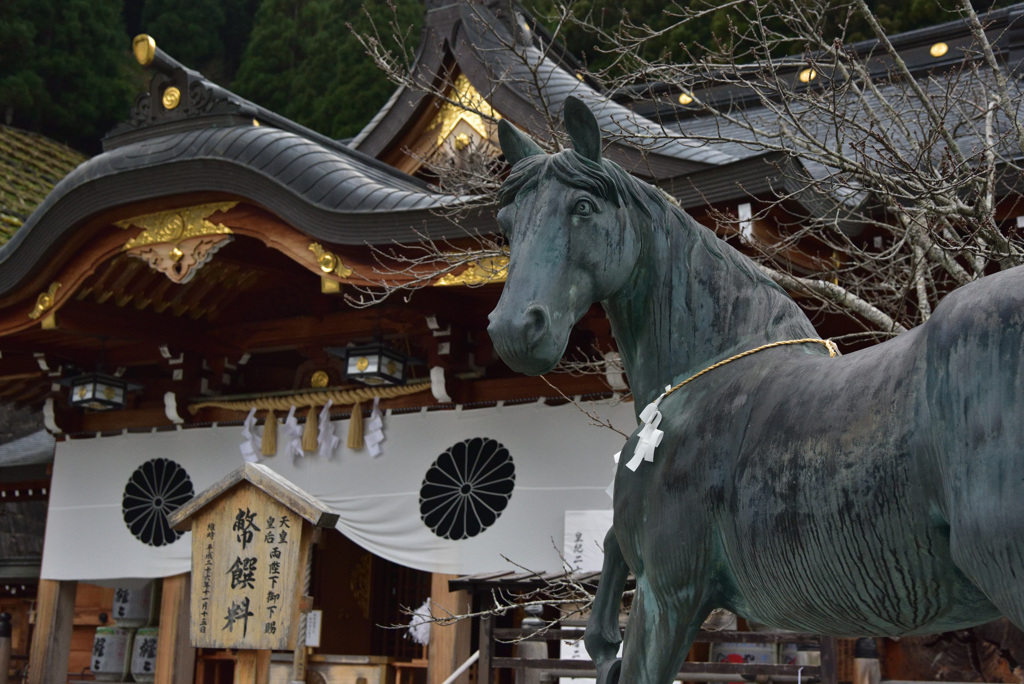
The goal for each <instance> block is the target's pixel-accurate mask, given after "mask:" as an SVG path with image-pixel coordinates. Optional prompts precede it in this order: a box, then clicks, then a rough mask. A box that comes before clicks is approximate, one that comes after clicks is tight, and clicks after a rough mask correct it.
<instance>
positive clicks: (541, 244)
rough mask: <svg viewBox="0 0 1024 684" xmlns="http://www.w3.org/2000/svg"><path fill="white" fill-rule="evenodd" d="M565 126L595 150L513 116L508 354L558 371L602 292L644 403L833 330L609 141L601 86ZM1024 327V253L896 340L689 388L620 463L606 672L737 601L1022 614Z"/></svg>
mask: <svg viewBox="0 0 1024 684" xmlns="http://www.w3.org/2000/svg"><path fill="white" fill-rule="evenodd" d="M565 123H566V128H567V130H568V132H569V135H570V137H571V139H572V141H573V144H574V147H575V149H574V150H566V151H563V152H560V153H558V154H555V155H546V154H544V153H543V152H542V151H541V149H540V148H539V147H538V146H537V145H536V143H534V142H533V141H531V140H530V139H529V138H528V137H527V136H525V135H524V134H522V133H521V132H519V131H518V130H516V129H515V128H514V127H512V126H511V125H509V124H508V123H506V122H504V121H502V122H501V128H500V135H501V143H502V149H503V150H504V152H505V156H506V158H508V160H509V161H510V162H511V163H513V164H514V167H513V171H512V174H511V175H510V177H509V179H508V180H507V182H506V184H505V186H504V187H503V189H502V203H503V205H504V206H503V208H502V209H501V211H500V212H499V214H498V221H499V223H500V225H501V228H502V230H503V231H504V232H505V234H506V235H507V237H508V240H509V244H510V248H511V263H510V265H509V272H508V281H507V282H506V284H505V289H504V291H503V293H502V296H501V300H500V301H499V303H498V306H497V307H496V308H495V310H494V312H492V314H491V324H490V328H489V331H490V334H491V337H492V339H493V340H494V343H495V348H496V349H497V350H498V352H499V354H500V355H501V356H502V358H503V359H504V360H505V361H506V363H508V364H509V365H510V366H511V367H512V368H514V369H516V370H519V371H522V372H525V373H530V374H539V373H544V372H546V371H548V370H550V369H551V368H552V367H553V366H554V365H555V363H557V361H558V360H559V358H560V357H561V355H562V353H563V351H564V349H565V345H566V342H567V339H568V334H569V330H570V328H571V327H572V325H573V324H574V323H575V322H576V321H577V320H578V319H579V318H580V316H582V315H583V313H584V312H585V311H586V310H587V308H588V307H589V306H590V305H591V304H592V303H593V302H601V303H602V304H603V306H604V307H605V310H606V311H607V312H608V317H609V319H610V321H611V325H612V330H613V332H614V334H615V338H616V341H617V343H618V346H619V351H620V353H621V354H622V358H623V362H624V364H625V369H626V372H627V374H628V376H629V380H630V385H631V387H632V388H633V391H634V394H635V396H636V406H637V411H638V412H639V411H640V409H642V408H643V407H644V406H645V405H646V404H647V403H648V402H650V401H651V400H652V399H654V398H655V397H656V396H658V395H659V394H660V393H661V392H662V390H663V389H664V388H665V386H666V385H668V384H674V383H676V382H679V381H680V380H682V379H685V378H687V377H689V376H690V375H692V374H694V373H696V372H698V371H700V370H702V369H703V368H706V367H707V366H709V365H711V364H713V363H715V362H717V361H720V360H722V359H725V358H728V357H730V356H732V355H734V354H736V353H738V352H742V351H745V350H747V349H752V348H754V347H757V346H760V345H762V344H766V343H770V342H776V341H779V340H787V339H798V338H810V337H817V334H816V333H815V331H814V328H813V327H812V325H811V323H810V321H809V320H808V319H807V317H806V316H805V315H804V313H803V312H802V311H801V310H800V309H799V307H798V306H797V305H796V304H795V303H794V302H793V301H792V300H791V299H790V298H789V297H788V296H787V295H786V293H785V292H783V291H782V290H781V289H780V288H779V287H778V286H776V285H775V284H774V283H773V282H771V281H770V280H769V279H768V278H767V277H766V276H764V275H763V274H762V273H761V272H760V271H759V270H758V269H757V267H756V266H755V265H754V264H753V263H752V262H751V261H750V260H748V259H747V258H746V257H744V256H743V255H741V254H740V253H738V252H736V251H735V250H733V249H732V248H730V247H729V246H728V245H726V244H725V243H724V242H722V241H720V240H718V239H717V238H716V237H715V236H714V235H713V234H712V233H711V232H710V231H709V230H707V229H706V228H704V227H702V226H700V225H698V224H697V223H696V222H695V221H693V219H692V218H690V217H689V216H687V215H686V214H685V213H684V212H682V211H680V210H679V209H678V208H676V207H673V206H671V205H670V204H669V203H668V202H666V201H665V199H664V198H663V197H662V196H661V195H660V193H658V191H656V190H654V189H653V188H651V187H650V186H648V185H646V184H644V183H642V182H640V181H638V180H636V179H634V178H632V177H630V176H629V175H628V174H626V173H625V172H624V171H623V170H622V169H620V168H619V167H617V166H616V165H615V164H613V163H611V162H609V161H607V160H604V159H602V158H601V141H600V132H599V130H598V126H597V121H596V119H595V118H594V116H593V114H592V113H591V112H590V110H589V109H587V107H586V106H585V105H584V104H583V103H582V102H581V101H579V100H576V99H573V98H570V99H569V100H568V101H567V103H566V108H565ZM1022 333H1024V270H1022V269H1012V270H1008V271H1005V272H1003V273H1000V274H999V275H994V276H990V277H987V278H984V279H982V280H979V281H977V282H975V283H972V284H970V285H968V286H965V287H963V288H961V289H959V290H956V291H955V292H953V293H952V294H951V295H949V296H948V297H947V298H946V299H945V300H944V301H943V302H942V304H941V305H940V306H939V307H937V308H936V310H935V313H934V315H933V316H932V318H931V319H930V320H929V322H928V323H927V324H925V325H923V326H920V327H918V328H915V329H914V330H911V331H909V332H907V333H904V334H902V335H900V336H898V337H896V338H895V339H893V340H891V341H889V342H886V343H885V344H880V345H877V346H875V347H872V348H870V349H866V350H863V351H859V352H855V353H852V354H848V355H845V356H842V357H839V358H834V359H831V358H829V357H828V353H827V351H826V350H825V349H824V347H822V346H820V345H793V346H785V347H779V348H774V349H769V350H766V351H763V352H760V353H758V354H754V355H752V356H748V357H746V358H743V359H740V360H737V361H735V362H733V363H730V364H728V365H725V366H722V367H721V368H718V369H716V370H715V371H714V372H712V373H708V374H706V375H704V376H702V377H700V378H699V379H697V380H696V381H694V382H691V383H689V384H687V385H686V386H685V387H683V388H681V389H680V390H679V391H678V392H675V393H673V394H672V395H670V396H668V397H667V398H666V399H665V400H664V401H663V402H662V403H661V407H660V408H661V411H662V413H663V414H664V420H663V421H662V423H661V426H660V427H661V429H662V430H664V432H665V436H664V441H663V442H662V444H661V445H660V446H659V447H658V449H657V451H656V454H655V457H654V461H653V462H643V463H641V464H640V466H639V468H638V469H637V470H636V472H632V471H630V470H628V469H627V468H626V467H625V463H626V462H628V461H629V459H630V456H631V455H632V453H633V449H634V447H635V445H636V443H637V433H634V434H633V435H632V436H631V437H630V439H629V440H628V441H627V443H626V446H625V448H624V449H623V451H622V457H621V458H620V460H619V466H618V471H617V474H616V478H615V502H614V508H615V522H614V526H613V529H612V530H611V531H610V532H609V534H608V537H607V539H606V543H605V560H604V569H603V571H602V581H601V585H600V589H599V591H598V596H597V598H596V601H595V605H594V611H593V615H592V617H591V620H590V624H589V625H588V627H587V634H586V639H585V641H586V645H587V649H588V651H589V652H590V654H591V656H592V657H593V658H594V660H595V661H596V663H597V666H598V671H599V677H600V681H601V682H602V683H608V684H611V683H613V682H614V681H616V680H618V679H621V680H622V681H624V682H628V683H629V684H634V683H641V684H666V683H667V682H670V681H672V679H673V677H674V674H675V673H676V672H677V668H678V666H679V664H680V663H681V662H682V660H683V659H684V657H685V655H686V652H687V650H688V649H689V646H690V642H691V641H692V639H693V637H694V636H695V634H696V632H697V631H698V629H699V628H700V625H701V623H702V621H703V620H704V618H705V617H706V616H707V615H708V613H709V612H710V611H711V610H712V609H713V608H716V607H724V608H728V609H730V610H733V611H735V612H736V613H738V614H740V615H742V616H744V617H747V618H749V619H752V620H756V621H757V622H761V623H765V624H768V625H772V626H775V627H780V628H784V629H791V630H798V631H804V632H816V633H820V634H831V635H840V636H862V635H863V636H870V635H877V636H882V635H890V636H894V635H910V634H924V633H934V632H942V631H947V630H952V629H959V628H962V627H967V626H969V625H975V624H979V623H982V622H986V621H988V620H991V619H993V618H995V617H997V616H998V615H1000V614H1002V615H1005V616H1006V617H1008V618H1010V619H1011V620H1012V621H1013V622H1014V623H1015V624H1016V625H1017V626H1018V627H1022V628H1024V454H1022V453H1021V445H1022V444H1024V420H1022V419H1021V416H1020V414H1021V412H1022V407H1024V402H1022V399H1024V354H1022V351H1024V349H1022V341H1024V335H1022ZM617 448H618V445H616V444H614V443H613V442H612V441H609V452H613V451H615V450H616V449H617ZM595 458H597V459H601V458H606V456H605V455H604V454H595ZM630 570H631V571H632V572H633V573H634V574H635V575H636V581H637V597H636V600H635V601H634V603H633V611H632V614H631V616H630V620H629V625H628V627H627V630H626V638H625V639H626V643H625V650H624V656H623V659H622V661H621V663H620V662H619V661H617V660H616V652H617V649H618V642H619V633H618V627H617V617H618V606H619V600H620V596H621V593H622V588H623V586H624V583H625V580H626V574H627V572H628V571H630Z"/></svg>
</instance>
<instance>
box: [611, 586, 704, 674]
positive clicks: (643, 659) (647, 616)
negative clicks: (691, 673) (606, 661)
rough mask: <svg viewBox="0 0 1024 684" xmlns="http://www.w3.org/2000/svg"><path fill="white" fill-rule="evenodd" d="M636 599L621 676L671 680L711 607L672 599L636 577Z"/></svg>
mask: <svg viewBox="0 0 1024 684" xmlns="http://www.w3.org/2000/svg"><path fill="white" fill-rule="evenodd" d="M636 589H637V591H636V599H634V601H633V610H632V611H631V612H630V615H629V623H628V624H627V626H626V644H625V650H624V652H623V654H622V668H621V675H620V679H621V681H622V682H623V683H624V684H671V682H672V681H673V680H674V679H675V677H676V674H678V672H679V666H680V665H681V664H682V663H683V661H684V660H685V659H686V654H687V653H688V652H689V650H690V645H691V644H692V643H693V640H694V638H695V637H696V636H697V632H698V631H699V630H700V626H701V624H702V623H703V622H704V618H705V617H706V616H707V613H708V611H707V610H706V609H705V607H704V606H703V605H701V602H699V601H696V600H693V601H690V600H682V599H681V598H680V592H678V590H677V591H675V592H672V594H673V596H672V598H671V601H668V600H666V597H665V596H659V595H658V593H657V592H655V591H653V590H652V588H651V586H650V584H649V583H647V582H645V581H644V580H643V578H637V587H636Z"/></svg>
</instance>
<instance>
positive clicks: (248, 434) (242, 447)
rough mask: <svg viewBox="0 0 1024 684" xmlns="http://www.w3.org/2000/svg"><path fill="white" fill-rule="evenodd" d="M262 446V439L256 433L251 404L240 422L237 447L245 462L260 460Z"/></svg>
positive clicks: (254, 408) (254, 415)
mask: <svg viewBox="0 0 1024 684" xmlns="http://www.w3.org/2000/svg"><path fill="white" fill-rule="evenodd" d="M262 448H263V440H262V439H260V437H259V435H257V434H256V407H255V406H253V407H252V408H251V409H249V415H247V416H246V417H245V422H243V423H242V443H241V444H239V445H238V449H239V451H241V452H242V458H243V459H245V461H246V462H247V463H259V462H260V461H261V460H262V457H261V455H260V450H261V449H262Z"/></svg>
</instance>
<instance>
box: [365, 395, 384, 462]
mask: <svg viewBox="0 0 1024 684" xmlns="http://www.w3.org/2000/svg"><path fill="white" fill-rule="evenodd" d="M383 441H384V417H383V416H382V415H381V412H380V397H374V398H373V410H372V411H371V412H370V419H369V420H368V421H367V423H366V429H365V430H364V432H363V444H365V445H366V450H367V451H369V452H370V456H371V457H373V458H377V457H378V456H380V455H381V453H382V452H383V449H381V447H380V444H381V442H383Z"/></svg>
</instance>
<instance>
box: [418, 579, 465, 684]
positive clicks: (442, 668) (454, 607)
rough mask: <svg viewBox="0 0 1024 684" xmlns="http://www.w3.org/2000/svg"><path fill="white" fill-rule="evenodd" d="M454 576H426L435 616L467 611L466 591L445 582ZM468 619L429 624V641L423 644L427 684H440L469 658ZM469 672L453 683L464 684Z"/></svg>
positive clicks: (458, 613)
mask: <svg viewBox="0 0 1024 684" xmlns="http://www.w3.org/2000/svg"><path fill="white" fill-rule="evenodd" d="M453 579H455V575H442V574H439V573H436V572H435V573H434V574H433V575H432V576H431V579H430V601H431V603H433V604H434V607H433V608H432V611H433V612H434V614H435V615H465V614H466V613H468V612H469V610H470V596H469V592H468V591H465V590H462V591H449V590H448V582H449V581H450V580H453ZM472 629H473V625H472V621H471V620H459V621H458V622H456V623H455V624H453V625H448V626H445V627H442V626H441V625H438V624H436V623H435V624H433V625H431V626H430V643H429V644H428V645H427V657H428V664H427V684H442V683H443V682H444V681H445V680H446V679H447V678H448V677H449V676H450V675H451V674H452V673H453V672H455V670H456V669H457V668H458V667H459V665H462V663H464V662H466V659H467V658H469V653H470V651H469V645H470V638H471V636H472ZM468 682H469V673H468V672H467V673H466V674H463V675H462V676H461V677H459V679H458V680H456V684H467V683H468Z"/></svg>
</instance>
